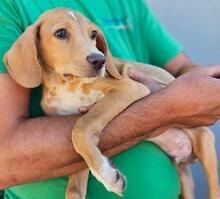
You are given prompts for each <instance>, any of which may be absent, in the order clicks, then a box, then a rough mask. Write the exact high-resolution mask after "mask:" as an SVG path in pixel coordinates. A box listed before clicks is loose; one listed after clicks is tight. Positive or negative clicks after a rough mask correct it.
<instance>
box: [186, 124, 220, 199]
mask: <svg viewBox="0 0 220 199" xmlns="http://www.w3.org/2000/svg"><path fill="white" fill-rule="evenodd" d="M186 130H187V131H188V132H189V135H190V137H191V138H192V142H193V152H194V154H195V155H196V157H197V158H198V159H199V161H200V162H201V164H202V166H203V169H204V172H205V175H206V178H207V182H208V187H209V197H208V198H209V199H220V193H219V181H218V163H217V155H216V150H215V137H214V134H213V133H212V132H211V130H210V129H209V128H207V127H198V128H192V129H186Z"/></svg>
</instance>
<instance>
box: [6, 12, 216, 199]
mask: <svg viewBox="0 0 220 199" xmlns="http://www.w3.org/2000/svg"><path fill="white" fill-rule="evenodd" d="M60 28H65V29H66V30H67V31H68V34H69V37H68V39H66V40H60V39H58V38H56V37H55V36H54V35H55V32H56V31H57V30H58V29H60ZM94 30H96V31H97V37H96V39H95V40H92V39H91V38H90V37H89V35H90V33H91V31H94ZM94 52H95V53H101V54H104V55H105V58H106V63H105V68H104V70H106V71H102V72H103V73H101V72H100V73H97V72H96V71H95V70H94V69H93V68H92V67H91V65H90V64H89V63H88V62H87V60H86V57H87V56H88V55H89V54H91V53H94ZM4 61H5V64H6V66H7V68H8V69H9V73H10V74H11V76H12V77H13V78H14V80H15V81H16V82H17V83H19V84H21V85H22V86H24V87H28V88H32V87H36V86H38V85H39V84H40V83H41V81H42V85H43V97H42V101H41V106H42V108H43V110H44V111H45V113H47V114H48V115H64V114H76V113H78V108H79V107H80V106H86V105H91V104H94V103H96V104H95V105H94V106H93V107H92V108H91V110H90V111H89V112H88V113H87V114H85V115H84V116H82V117H81V118H80V119H79V120H78V121H77V122H76V124H75V126H74V129H73V133H72V141H73V145H74V147H75V149H76V151H77V152H78V153H79V154H80V155H82V157H83V158H84V159H85V161H86V163H87V164H88V167H89V169H90V170H91V172H92V173H93V175H95V177H96V178H97V179H98V180H99V181H100V182H102V183H103V184H104V186H105V187H106V189H108V190H109V191H113V192H115V193H117V194H119V195H121V194H122V191H123V189H124V177H123V175H122V174H121V173H120V172H119V171H118V170H117V169H116V168H114V167H112V166H111V164H110V163H109V160H108V159H107V158H106V157H105V156H103V155H102V154H101V152H100V151H99V149H98V148H97V143H98V141H99V134H100V133H101V132H102V130H103V128H104V127H105V126H106V125H107V124H108V122H110V121H111V120H112V119H113V118H114V117H115V116H116V115H118V114H119V113H120V112H121V111H123V110H124V109H125V108H126V107H127V106H129V105H130V104H131V103H133V102H135V101H136V100H138V99H141V98H143V97H145V96H147V95H149V94H150V91H149V89H148V88H147V87H145V86H144V85H142V84H140V83H137V82H135V81H133V80H131V79H129V78H128V76H127V70H128V68H129V67H135V68H137V69H139V70H141V71H142V72H144V73H145V74H146V75H148V76H149V77H151V78H152V79H154V80H155V81H156V82H158V83H159V84H160V85H161V86H162V87H165V86H166V85H168V84H169V83H171V82H172V81H173V80H174V78H173V77H172V76H171V75H170V74H168V73H167V72H166V71H164V70H162V69H159V68H156V67H154V66H150V65H144V64H140V63H136V62H128V61H126V60H120V59H115V58H112V57H111V54H110V51H109V49H108V46H107V43H106V40H105V38H104V36H103V34H102V32H101V31H100V29H99V28H98V27H97V26H95V25H94V24H92V23H91V22H90V21H89V20H88V19H86V18H85V17H84V16H82V15H81V14H80V13H78V12H73V11H71V10H68V9H55V10H51V11H48V12H46V13H45V14H43V15H42V16H41V17H40V18H39V19H38V20H37V22H36V23H35V24H34V25H32V26H30V27H29V28H28V29H27V30H26V31H25V32H24V33H23V34H22V35H21V37H20V38H19V39H18V40H17V41H16V42H15V43H14V45H13V46H12V47H11V49H10V50H9V51H8V52H7V53H6V54H5V56H4ZM113 103H114V105H113ZM182 133H186V135H187V137H186V136H185V137H184V138H185V139H189V141H190V143H192V147H193V154H194V155H196V156H197V157H198V159H199V160H200V161H201V163H202V164H203V166H204V169H205V173H206V174H207V179H208V183H209V193H210V194H209V199H219V198H220V196H219V190H218V171H217V159H216V152H215V148H214V137H213V134H212V132H211V131H210V130H209V129H207V128H204V127H200V128H194V129H184V130H183V132H182ZM151 141H154V142H155V143H157V140H156V139H151ZM162 141H163V139H162ZM158 144H159V143H158ZM167 144H169V143H167ZM159 145H160V144H159ZM168 153H169V152H168ZM190 158H191V154H190V157H189V159H188V160H190ZM188 160H187V161H188ZM187 161H185V162H184V161H183V160H182V162H181V163H180V165H177V166H178V168H179V172H180V177H181V182H182V186H183V188H182V190H183V191H182V198H184V199H192V198H194V196H193V189H192V184H193V183H192V180H191V178H190V174H189V172H188V163H187ZM87 177H88V171H86V170H85V171H83V172H81V173H79V174H76V175H71V176H70V178H69V183H68V187H67V193H66V198H68V199H70V198H80V199H83V198H85V194H86V183H87Z"/></svg>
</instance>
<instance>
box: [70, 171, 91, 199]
mask: <svg viewBox="0 0 220 199" xmlns="http://www.w3.org/2000/svg"><path fill="white" fill-rule="evenodd" d="M88 176H89V169H85V170H83V171H81V172H79V173H75V174H72V175H70V176H69V181H68V184H67V188H66V199H85V198H86V191H87V182H88Z"/></svg>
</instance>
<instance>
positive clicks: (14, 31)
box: [0, 0, 23, 73]
mask: <svg viewBox="0 0 220 199" xmlns="http://www.w3.org/2000/svg"><path fill="white" fill-rule="evenodd" d="M22 32H23V28H22V22H21V20H20V17H19V15H18V13H17V10H16V6H15V4H14V2H13V1H12V0H1V1H0V72H1V73H4V72H7V68H6V67H5V64H4V62H3V56H4V54H5V53H6V52H7V50H8V49H9V48H10V47H11V46H12V44H13V43H14V41H15V40H16V39H17V38H18V37H19V35H20V34H22Z"/></svg>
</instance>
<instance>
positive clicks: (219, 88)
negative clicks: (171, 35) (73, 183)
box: [0, 53, 220, 189]
mask: <svg viewBox="0 0 220 199" xmlns="http://www.w3.org/2000/svg"><path fill="white" fill-rule="evenodd" d="M188 65H191V62H190V60H189V59H188V58H187V57H186V56H185V55H184V54H183V53H180V54H179V55H178V56H177V57H175V58H174V59H173V60H171V61H170V62H169V63H168V64H167V65H166V69H167V70H168V71H170V72H171V73H172V74H174V75H175V74H178V71H179V70H180V69H181V68H183V67H187V66H188ZM174 66H176V67H174ZM219 74H220V66H212V67H209V68H200V67H199V68H198V69H197V70H193V71H192V72H188V73H187V74H184V75H182V76H181V77H180V78H178V79H177V80H175V81H174V82H173V83H172V84H171V85H170V86H168V87H167V88H165V89H162V90H159V89H158V88H157V87H154V86H155V85H153V84H151V81H147V79H146V78H145V77H144V76H143V75H142V74H138V73H135V72H134V71H133V72H132V71H130V76H131V77H132V78H134V79H136V80H137V81H140V82H142V83H144V84H146V85H147V86H149V87H151V88H152V91H158V92H155V93H153V94H151V95H150V96H148V97H146V98H143V99H142V100H140V101H138V102H136V103H134V104H132V105H131V106H130V107H128V108H127V109H126V110H125V111H123V112H122V113H121V114H119V115H118V116H117V117H116V118H115V119H114V120H112V121H111V122H110V123H109V124H108V125H107V127H106V128H105V129H104V131H103V133H102V136H101V138H100V145H99V146H100V149H101V150H102V151H103V152H104V153H105V154H106V155H108V156H112V155H115V154H118V153H120V152H121V151H123V150H125V149H127V148H129V147H131V146H133V145H134V144H136V143H138V142H140V141H141V140H143V139H145V138H147V137H150V136H153V135H158V134H160V133H162V132H164V131H165V130H166V129H167V128H168V127H170V126H177V127H179V126H181V127H183V126H184V127H187V126H200V125H209V124H212V123H214V122H215V121H216V120H217V119H218V118H219V116H220V101H219V99H220V80H218V79H216V78H214V77H217V76H218V75H219ZM189 83H190V86H189ZM152 85H153V86H152ZM0 90H1V94H0V107H1V114H2V116H4V117H2V118H1V120H0V151H1V156H0V189H4V188H6V187H9V186H13V185H16V184H21V183H27V182H33V181H39V180H44V179H49V178H53V177H58V176H64V175H69V174H71V173H74V172H78V171H79V170H81V169H83V168H84V167H85V163H84V162H83V161H82V159H81V158H80V157H79V155H78V154H77V153H76V152H75V151H74V148H73V146H72V142H71V132H72V128H73V127H74V123H75V121H76V120H77V119H78V118H79V117H80V115H78V116H58V117H39V118H29V115H28V105H29V98H30V90H29V89H26V88H23V87H21V86H19V85H18V84H16V83H15V82H14V81H13V80H12V79H11V77H10V76H9V75H8V74H0ZM180 90H181V92H180ZM192 94H193V95H192ZM156 109H157V110H158V111H157V114H155V110H156ZM167 112H169V114H167ZM164 115H166V117H165V118H164ZM162 118H163V119H162ZM134 124H135V125H134ZM152 131H154V133H146V132H152Z"/></svg>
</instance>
